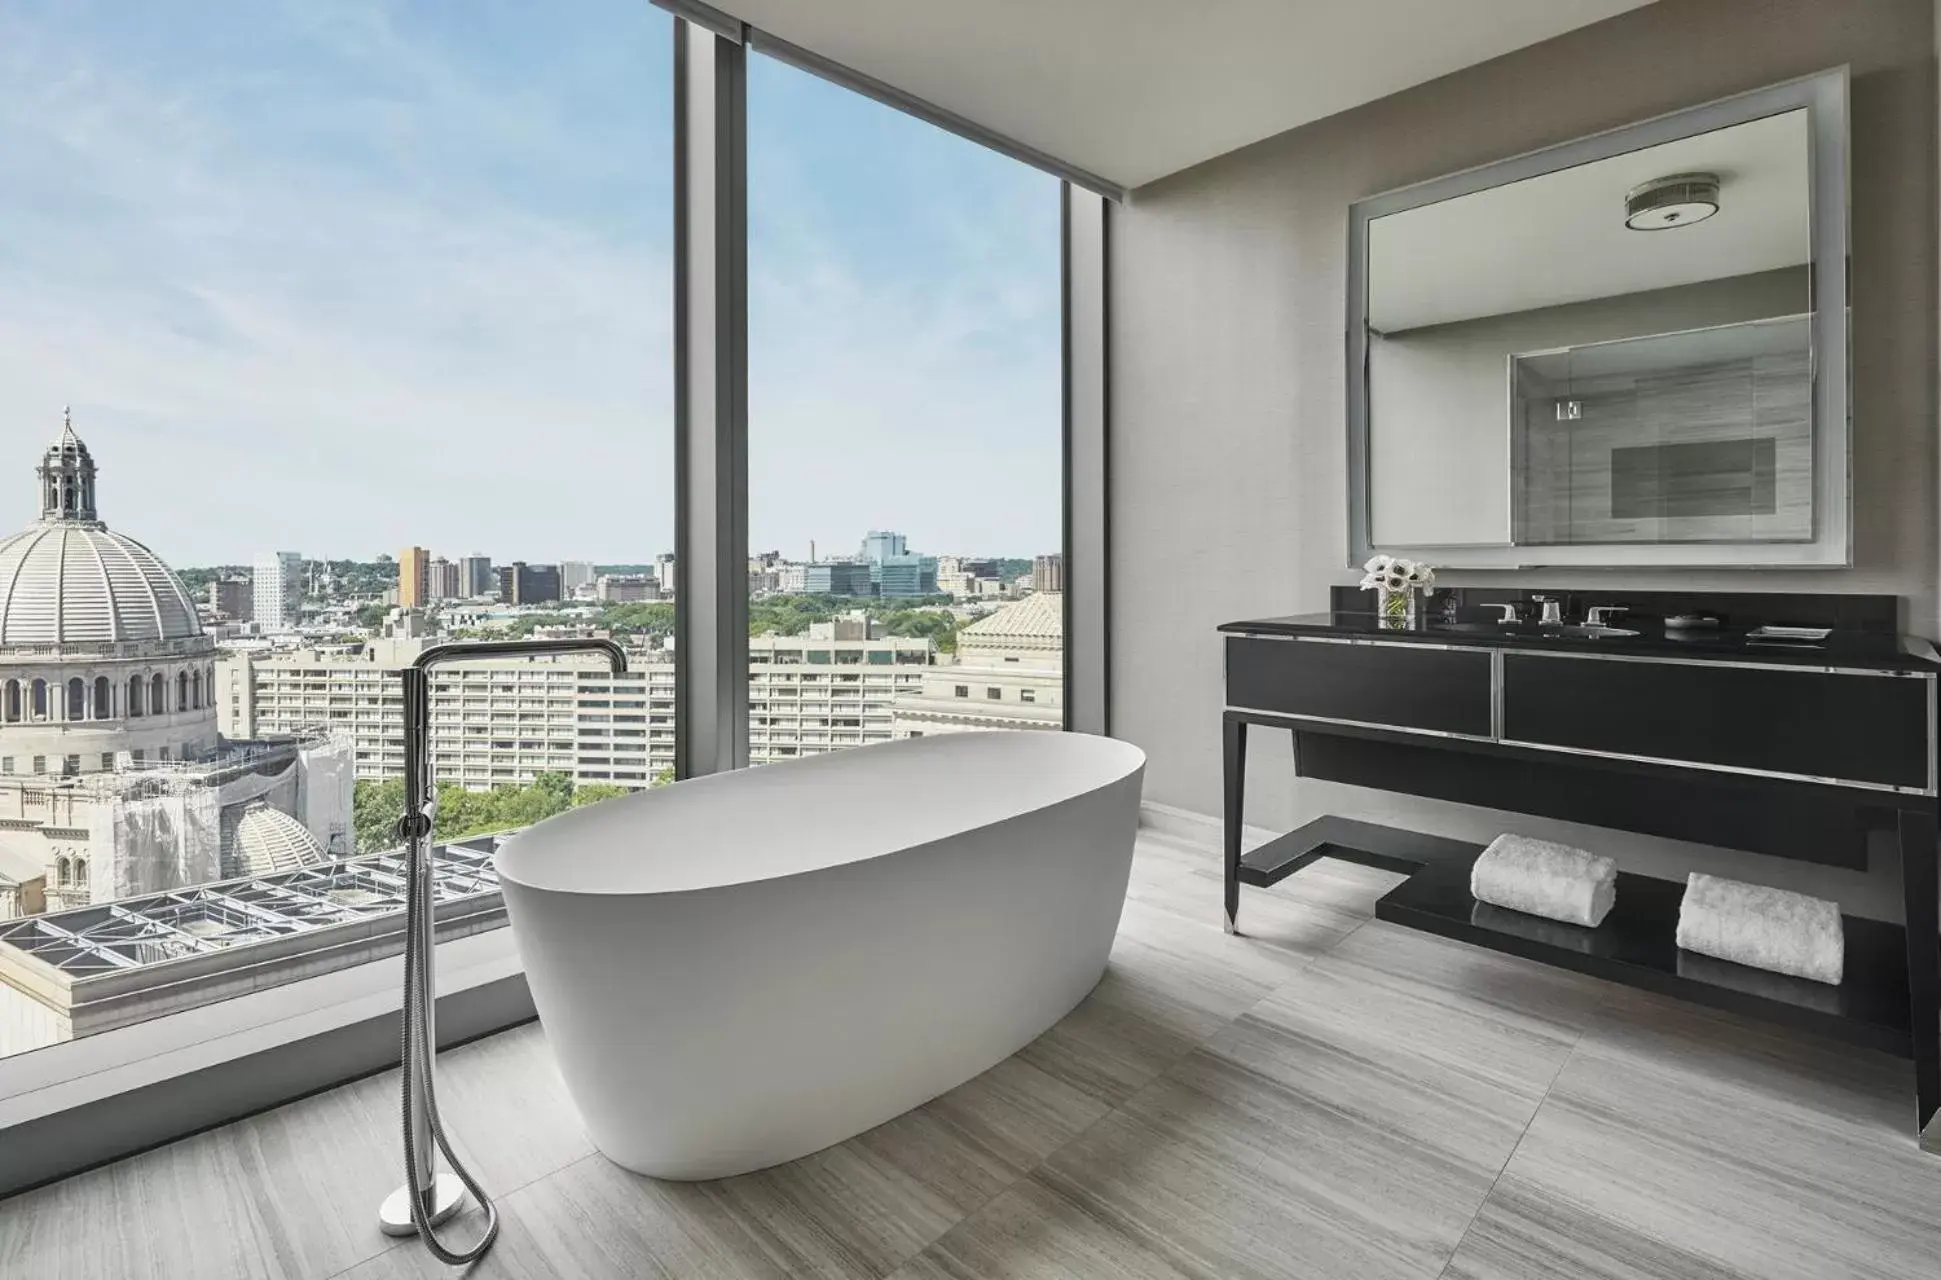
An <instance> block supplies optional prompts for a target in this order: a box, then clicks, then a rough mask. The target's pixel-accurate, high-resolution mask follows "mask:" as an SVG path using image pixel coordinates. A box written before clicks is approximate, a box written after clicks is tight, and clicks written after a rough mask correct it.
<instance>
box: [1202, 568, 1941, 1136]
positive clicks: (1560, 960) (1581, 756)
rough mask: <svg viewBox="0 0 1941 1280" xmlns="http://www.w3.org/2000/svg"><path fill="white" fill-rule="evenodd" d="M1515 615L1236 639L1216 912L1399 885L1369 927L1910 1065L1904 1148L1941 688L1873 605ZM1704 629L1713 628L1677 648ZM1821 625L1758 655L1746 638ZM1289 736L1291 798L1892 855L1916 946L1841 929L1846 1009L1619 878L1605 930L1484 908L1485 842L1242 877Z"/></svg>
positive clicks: (1360, 616) (1457, 602) (1254, 854)
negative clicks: (1647, 992)
mask: <svg viewBox="0 0 1941 1280" xmlns="http://www.w3.org/2000/svg"><path fill="white" fill-rule="evenodd" d="M1528 595H1530V593H1526V592H1522V591H1502V590H1459V591H1455V592H1443V593H1439V595H1438V598H1437V599H1436V600H1435V601H1434V602H1433V603H1432V604H1431V605H1430V606H1428V608H1427V610H1426V613H1425V616H1424V617H1423V618H1421V619H1420V620H1418V621H1416V622H1414V623H1413V624H1410V625H1399V624H1398V623H1397V621H1396V620H1392V619H1386V618H1379V617H1377V616H1375V615H1374V614H1373V613H1372V612H1368V611H1367V610H1368V604H1367V603H1366V600H1367V597H1366V596H1364V595H1363V593H1361V592H1358V591H1354V590H1352V589H1344V588H1337V589H1336V593H1335V599H1334V601H1333V603H1334V605H1335V609H1336V611H1335V612H1331V613H1324V614H1315V615H1306V616H1297V617H1285V618H1265V619H1259V620H1255V621H1249V622H1235V623H1229V624H1227V625H1226V626H1224V627H1222V628H1220V630H1221V631H1222V632H1223V633H1224V636H1223V643H1224V645H1225V650H1226V711H1225V781H1226V788H1225V790H1226V804H1225V810H1226V812H1225V822H1226V914H1227V927H1228V928H1229V929H1230V930H1236V931H1237V930H1239V929H1240V926H1241V923H1242V920H1243V913H1242V912H1241V910H1240V888H1241V886H1242V885H1259V886H1265V885H1271V884H1274V883H1275V882H1277V881H1279V880H1282V879H1284V878H1286V877H1287V876H1289V875H1291V874H1293V873H1295V872H1297V871H1299V870H1300V869H1301V868H1302V867H1304V866H1306V865H1308V864H1309V863H1311V862H1313V861H1315V860H1316V859H1318V858H1322V857H1337V858H1345V859H1348V860H1350V861H1356V862H1361V863H1365V864H1369V865H1374V866H1380V867H1385V868H1389V869H1392V870H1397V871H1402V872H1406V873H1410V879H1409V880H1408V881H1407V882H1405V883H1404V884H1402V885H1400V886H1398V887H1397V888H1396V889H1395V890H1393V891H1392V892H1390V893H1389V894H1388V895H1387V896H1386V897H1384V898H1383V899H1382V900H1381V902H1380V903H1379V904H1378V906H1377V910H1376V914H1377V916H1378V917H1379V918H1381V919H1384V920H1389V921H1392V922H1394V923H1397V924H1402V925H1407V926H1411V927H1414V928H1419V929H1424V930H1427V931H1429V932H1433V933H1438V934H1443V935H1446V936H1449V937H1453V938H1458V939H1461V940H1463V941H1466V942H1470V943H1473V944H1476V945H1479V946H1485V947H1490V948H1494V949H1496V950H1500V951H1505V952H1510V953H1514V954H1517V955H1522V956H1526V957H1530V958H1533V959H1539V960H1544V961H1548V962H1550V963H1554V964H1558V965H1563V966H1566V967H1569V968H1573V969H1577V970H1580V971H1582V972H1586V973H1591V974H1595V975H1597V976H1600V977H1604V978H1608V979H1612V980H1614V981H1618V982H1624V983H1628V984H1631V985H1634V986H1639V987H1645V988H1649V989H1652V990H1656V991H1660V992H1663V993H1667V994H1672V995H1677V996H1682V997H1685V998H1689V999H1692V1000H1695V1001H1699V1002H1702V1003H1705V1004H1709V1005H1712V1006H1715V1007H1719V1008H1724V1009H1730V1010H1734V1011H1737V1012H1739V1013H1742V1014H1748V1015H1751V1016H1755V1017H1763V1018H1768V1019H1772V1020H1775V1021H1779V1022H1783V1023H1787V1024H1789V1025H1793V1026H1798V1027H1803V1028H1807V1029H1810V1030H1813V1031H1817V1032H1819V1033H1822V1034H1825V1035H1829V1036H1834V1037H1838V1038H1841V1039H1844V1040H1847V1041H1850V1042H1853V1043H1856V1044H1862V1045H1867V1046H1870V1047H1872V1048H1876V1049H1882V1050H1886V1051H1888V1052H1891V1053H1896V1054H1899V1055H1901V1056H1904V1057H1908V1058H1911V1059H1913V1061H1914V1063H1915V1068H1916V1070H1915V1079H1916V1092H1917V1099H1916V1101H1917V1106H1918V1112H1917V1117H1916V1119H1917V1129H1918V1128H1922V1127H1925V1126H1926V1125H1927V1123H1928V1121H1929V1120H1930V1119H1931V1118H1932V1117H1933V1116H1934V1114H1935V1112H1936V1110H1937V1108H1941V946H1937V932H1938V931H1941V921H1938V920H1937V893H1941V884H1938V883H1937V867H1936V857H1937V849H1936V785H1935V783H1936V745H1935V723H1936V683H1935V682H1936V679H1937V677H1938V676H1941V660H1937V657H1936V654H1935V652H1934V650H1933V649H1932V648H1931V647H1930V646H1929V645H1928V644H1927V642H1926V641H1923V640H1918V639H1911V638H1907V637H1903V636H1900V635H1898V634H1897V632H1896V616H1897V601H1896V600H1895V599H1894V598H1893V597H1883V596H1834V595H1821V596H1802V595H1785V596H1774V595H1725V594H1711V595H1706V596H1703V597H1696V596H1693V597H1687V596H1679V595H1673V594H1669V593H1647V592H1622V593H1618V592H1611V593H1602V594H1600V595H1596V596H1586V595H1583V594H1579V595H1577V596H1574V597H1571V596H1566V597H1565V600H1566V604H1565V608H1564V613H1565V616H1566V617H1568V618H1571V619H1576V618H1581V617H1583V616H1584V613H1585V612H1586V610H1587V608H1588V607H1589V606H1590V605H1594V604H1602V603H1611V604H1617V603H1623V604H1626V605H1628V606H1629V612H1627V613H1626V614H1625V615H1624V616H1623V617H1622V618H1620V619H1619V620H1618V621H1619V623H1620V624H1621V626H1622V627H1623V628H1624V629H1627V630H1633V631H1636V632H1637V633H1638V634H1636V635H1631V636H1604V637H1599V638H1585V637H1583V636H1577V635H1570V634H1566V633H1564V632H1563V631H1562V630H1561V629H1560V628H1556V627H1543V626H1539V625H1537V624H1536V623H1535V622H1531V621H1520V622H1517V623H1515V624H1509V625H1506V624H1502V623H1499V622H1495V621H1492V620H1491V618H1492V617H1493V616H1494V612H1493V611H1492V610H1491V609H1490V608H1489V606H1490V605H1491V604H1501V603H1506V602H1518V601H1521V600H1522V599H1523V598H1525V597H1526V596H1528ZM1690 612H1704V613H1709V614H1711V615H1714V616H1716V617H1718V619H1719V620H1720V625H1718V626H1716V627H1708V628H1698V629H1691V630H1679V629H1675V628H1674V629H1667V628H1666V627H1665V626H1664V619H1665V618H1667V617H1672V616H1674V615H1677V614H1682V613H1690ZM1764 623H1784V624H1794V625H1820V626H1825V627H1830V628H1832V631H1831V634H1829V635H1828V636H1827V637H1826V638H1825V639H1824V640H1822V641H1819V642H1817V643H1805V642H1762V641H1760V640H1758V639H1756V638H1752V637H1750V636H1749V635H1748V632H1749V631H1750V630H1751V629H1752V628H1753V627H1756V626H1758V625H1760V624H1764ZM1253 725H1258V726H1263V727H1269V728H1277V729H1286V730H1289V731H1291V732H1292V734H1293V736H1294V744H1295V752H1294V755H1295V761H1296V771H1297V772H1298V773H1299V774H1300V775H1302V776H1304V777H1310V778H1317V779H1325V780H1329V781H1335V782H1344V783H1353V784H1357V785H1361V786H1369V787H1377V788H1381V789H1384V790H1390V791H1402V792H1408V793H1412V794H1416V795H1423V796H1431V797H1435V798H1439V799H1444V800H1455V801H1460V802H1463V803H1467V804H1474V805H1481V806H1485V807H1489V808H1495V809H1505V810H1511V811H1516V812H1522V813H1529V814H1536V815H1541V816H1545V817H1552V818H1560V819H1567V820H1571V821H1576V822H1583V823H1589V824H1592V825H1596V826H1602V827H1611V828H1618V829H1623V830H1628V831H1638V832H1645V833H1649V834H1653V835H1660V836H1667V837H1673V838H1677V839H1684V840H1692V841H1698V842H1702V843H1706V844H1713V845H1722V846H1726V847H1730V848H1737V849H1744V850H1748V851H1751V852H1754V853H1760V854H1767V855H1770V856H1773V857H1779V858H1791V859H1803V860H1807V861H1812V862H1818V863H1823V864H1828V865H1833V866H1841V867H1850V868H1865V867H1866V866H1867V865H1868V860H1869V857H1870V856H1871V855H1875V854H1882V855H1885V854H1889V853H1891V852H1892V851H1893V850H1895V849H1897V850H1898V855H1899V862H1900V868H1901V883H1902V887H1903V892H1904V897H1905V911H1906V920H1907V927H1906V928H1902V927H1901V926H1899V925H1890V924H1885V923H1881V922H1878V921H1871V920H1865V919H1860V918H1857V917H1848V918H1847V919H1846V922H1845V924H1846V935H1847V967H1846V980H1845V981H1844V982H1843V983H1842V985H1840V986H1838V987H1831V986H1825V985H1822V984H1818V983H1813V982H1809V981H1806V980H1804V979H1797V978H1789V977H1784V976H1781V975H1776V974H1769V973H1765V972H1763V971H1760V970H1755V969H1748V968H1744V967H1741V966H1738V965H1733V964H1728V963H1725V962H1721V961H1715V960H1710V959H1708V958H1706V957H1702V956H1697V955H1693V954H1691V953H1687V952H1681V951H1680V950H1679V949H1678V948H1677V947H1676V946H1675V945H1674V942H1673V935H1674V932H1675V929H1676V924H1677V915H1678V905H1679V900H1680V897H1681V894H1682V892H1683V885H1682V883H1679V882H1674V881H1669V880H1659V879H1653V878H1650V877H1645V876H1637V875H1630V874H1623V875H1621V876H1620V880H1619V889H1618V899H1617V902H1618V905H1617V906H1616V908H1614V909H1613V911H1612V912H1611V914H1610V916H1609V917H1608V918H1607V919H1606V920H1605V922H1604V924H1603V925H1602V926H1601V927H1600V928H1598V929H1594V930H1592V929H1582V928H1578V927H1576V926H1572V925H1563V924H1556V923H1553V922H1550V921H1547V920H1542V919H1539V918H1537V917H1532V916H1523V915H1520V914H1518V913H1515V912H1507V911H1503V910H1500V909H1498V908H1494V907H1490V906H1487V905H1485V904H1481V903H1478V902H1476V901H1475V900H1474V899H1473V898H1471V897H1470V895H1469V889H1468V869H1469V864H1470V862H1471V861H1472V860H1473V859H1474V857H1475V855H1476V853H1477V852H1479V846H1475V845H1470V844H1465V843H1463V842H1460V841H1454V840H1446V839H1442V838H1438V837H1432V836H1426V835H1421V834H1418V833H1411V832H1405V831H1399V830H1396V829H1393V828H1387V827H1379V826H1374V825H1372V824H1368V823H1361V822H1352V821H1348V820H1345V819H1341V818H1322V819H1319V820H1317V821H1315V822H1312V823H1309V824H1307V825H1306V826H1304V827H1302V828H1301V829H1299V830H1297V831H1294V832H1291V833H1289V834H1287V835H1284V836H1281V837H1279V838H1277V839H1275V840H1273V841H1270V842H1268V843H1267V844H1265V845H1263V846H1261V847H1260V848H1257V849H1255V850H1253V851H1251V852H1249V853H1247V854H1246V855H1245V856H1244V857H1243V856H1242V855H1241V830H1242V822H1243V809H1244V786H1245V773H1246V769H1245V764H1246V748H1247V731H1248V727H1249V726H1253Z"/></svg>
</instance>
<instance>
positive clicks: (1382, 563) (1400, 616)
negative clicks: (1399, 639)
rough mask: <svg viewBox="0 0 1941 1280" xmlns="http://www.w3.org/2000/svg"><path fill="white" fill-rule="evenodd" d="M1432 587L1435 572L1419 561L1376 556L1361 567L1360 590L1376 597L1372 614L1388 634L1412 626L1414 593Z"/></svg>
mask: <svg viewBox="0 0 1941 1280" xmlns="http://www.w3.org/2000/svg"><path fill="white" fill-rule="evenodd" d="M1435 583H1436V571H1435V569H1434V568H1432V567H1431V566H1429V565H1426V564H1424V563H1422V562H1421V561H1420V560H1405V559H1403V558H1402V557H1401V556H1380V555H1378V556H1374V557H1372V558H1371V559H1370V560H1369V561H1368V563H1367V564H1365V565H1363V566H1362V579H1361V589H1362V590H1363V591H1373V592H1374V593H1375V600H1376V604H1375V612H1376V614H1377V615H1378V616H1379V617H1380V618H1381V620H1382V626H1383V627H1385V628H1387V629H1389V630H1391V631H1401V630H1405V629H1407V628H1409V627H1413V626H1414V625H1415V617H1416V614H1415V602H1416V598H1417V593H1419V592H1423V591H1427V590H1428V589H1429V588H1430V587H1433V586H1434V585H1435Z"/></svg>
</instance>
